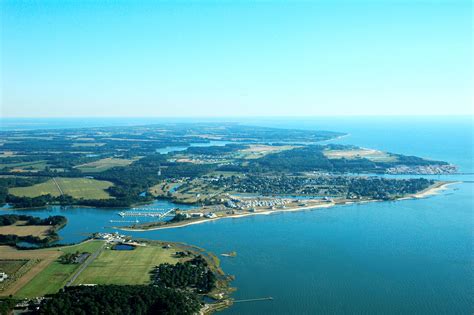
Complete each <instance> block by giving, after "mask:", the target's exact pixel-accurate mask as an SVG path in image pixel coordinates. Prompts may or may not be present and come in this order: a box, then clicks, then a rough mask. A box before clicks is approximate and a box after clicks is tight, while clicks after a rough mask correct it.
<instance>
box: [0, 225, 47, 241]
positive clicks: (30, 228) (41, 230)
mask: <svg viewBox="0 0 474 315" xmlns="http://www.w3.org/2000/svg"><path fill="white" fill-rule="evenodd" d="M23 223H24V222H16V223H15V224H12V225H5V226H0V235H8V234H13V235H18V236H28V235H33V236H38V237H40V238H44V237H46V236H47V234H48V232H49V231H50V230H51V228H52V226H51V225H22V224H23Z"/></svg>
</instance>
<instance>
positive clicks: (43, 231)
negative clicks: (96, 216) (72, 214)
mask: <svg viewBox="0 0 474 315" xmlns="http://www.w3.org/2000/svg"><path fill="white" fill-rule="evenodd" d="M19 222H21V224H16V223H19ZM66 222H67V219H66V217H64V216H50V217H47V218H45V219H40V218H38V217H32V216H27V215H16V214H5V215H0V244H1V245H12V246H15V245H17V244H18V243H20V242H28V243H34V244H40V245H45V244H48V243H50V242H52V241H54V240H57V239H58V235H57V233H56V231H57V230H59V229H61V228H62V227H63V226H64V225H66ZM13 225H14V226H13ZM31 226H35V227H36V226H40V227H41V228H40V229H37V228H29V227H31ZM44 226H46V228H44ZM5 227H8V229H7V228H5Z"/></svg>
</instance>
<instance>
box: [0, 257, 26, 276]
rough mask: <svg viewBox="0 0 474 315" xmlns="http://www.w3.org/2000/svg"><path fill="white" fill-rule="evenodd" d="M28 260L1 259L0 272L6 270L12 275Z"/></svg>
mask: <svg viewBox="0 0 474 315" xmlns="http://www.w3.org/2000/svg"><path fill="white" fill-rule="evenodd" d="M27 262H28V260H26V259H11V260H10V259H2V260H0V272H5V273H6V274H7V275H11V274H13V273H15V272H17V271H18V269H20V268H21V267H22V266H23V265H25V264H26V263H27Z"/></svg>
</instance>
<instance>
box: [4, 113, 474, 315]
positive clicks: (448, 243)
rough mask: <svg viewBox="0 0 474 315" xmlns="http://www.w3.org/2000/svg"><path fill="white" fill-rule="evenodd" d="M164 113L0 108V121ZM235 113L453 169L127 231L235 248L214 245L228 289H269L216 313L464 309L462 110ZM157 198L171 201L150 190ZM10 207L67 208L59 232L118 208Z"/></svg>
mask: <svg viewBox="0 0 474 315" xmlns="http://www.w3.org/2000/svg"><path fill="white" fill-rule="evenodd" d="M164 121H166V120H165V119H156V120H153V119H142V120H140V119H134V120H121V119H110V120H100V119H92V120H91V121H89V122H87V121H86V122H84V119H82V120H81V121H79V120H58V119H56V120H54V119H53V120H27V121H25V120H12V119H9V120H5V119H2V120H1V121H0V123H1V124H2V126H1V129H0V130H6V129H36V128H38V129H43V128H65V127H87V126H105V125H133V124H145V123H154V122H157V123H159V122H164ZM189 121H190V120H189ZM207 121H209V120H207ZM227 121H238V119H228V120H227ZM241 121H242V123H245V124H249V125H259V126H270V127H281V128H300V129H316V130H332V131H341V132H346V133H348V134H349V135H348V136H346V137H343V138H341V139H338V140H335V141H332V142H335V143H344V144H355V145H359V146H362V147H368V148H375V149H380V150H385V151H389V152H395V153H402V154H409V155H417V156H421V157H426V158H432V159H439V160H444V161H448V162H450V163H453V164H456V165H458V166H459V169H460V173H462V174H459V175H450V176H435V177H434V178H436V179H449V180H456V181H459V183H457V184H454V185H451V186H449V189H447V190H445V191H443V192H441V193H440V194H439V195H436V196H431V197H428V198H425V199H417V200H404V201H396V202H377V203H367V204H359V205H346V206H337V207H332V208H328V209H318V210H314V211H302V212H292V213H279V214H272V215H258V216H253V217H245V218H239V219H224V220H219V221H213V222H208V223H204V224H199V225H192V226H188V227H184V228H177V229H167V230H158V231H148V232H135V233H127V234H132V235H133V236H136V237H142V238H150V239H160V240H167V241H179V242H186V243H189V244H193V245H197V246H200V247H203V248H205V249H207V250H210V251H212V252H214V253H215V254H218V255H219V254H221V253H225V252H230V251H236V252H237V257H234V258H230V257H221V263H222V267H223V269H224V271H225V272H227V273H229V274H232V275H235V277H236V279H235V281H234V282H233V286H234V287H236V288H237V291H236V292H235V293H234V294H233V296H234V298H235V299H237V300H239V299H252V298H261V297H268V296H271V297H273V300H272V301H259V302H247V303H236V304H234V306H232V307H231V308H229V309H227V310H225V311H223V312H222V314H473V312H474V273H473V267H474V259H473V258H474V255H473V254H474V252H473V244H474V243H473V241H474V238H473V235H474V234H473V231H474V230H473V226H474V216H473V214H474V204H473V196H474V191H473V190H474V175H473V173H474V167H473V157H474V156H473V148H474V145H473V144H474V143H473V134H474V129H473V117H425V118H420V117H396V118H390V117H351V118H336V117H327V118H312V119H309V118H298V119H297V118H294V119H293V118H292V119H262V118H252V119H246V120H241ZM78 124H79V125H78ZM157 206H160V207H164V208H166V207H173V204H171V203H169V202H166V201H158V202H157ZM10 211H11V210H10ZM22 212H23V213H27V214H32V215H37V216H41V217H45V216H48V215H51V214H62V215H65V216H67V217H68V219H69V224H68V226H67V227H66V228H64V229H63V230H62V231H61V232H60V235H61V237H62V242H65V243H68V242H77V241H80V240H81V239H83V238H84V237H85V234H86V233H91V232H103V231H112V230H111V229H110V228H108V226H110V225H111V223H110V222H109V221H110V220H113V219H117V218H119V217H118V216H117V215H116V213H117V210H101V209H94V208H74V209H66V210H62V209H59V208H58V207H53V208H50V209H46V210H32V211H29V210H28V211H22ZM117 272H121V271H120V270H118V271H117ZM124 272H126V271H125V270H124Z"/></svg>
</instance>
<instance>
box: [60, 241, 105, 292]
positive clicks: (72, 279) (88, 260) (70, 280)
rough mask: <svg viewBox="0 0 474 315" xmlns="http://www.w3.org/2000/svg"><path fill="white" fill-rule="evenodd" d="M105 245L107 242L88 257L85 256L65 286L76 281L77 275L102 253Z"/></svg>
mask: <svg viewBox="0 0 474 315" xmlns="http://www.w3.org/2000/svg"><path fill="white" fill-rule="evenodd" d="M105 245H107V243H104V244H103V245H102V246H101V247H100V248H99V249H98V250H96V251H95V252H94V253H92V255H90V257H89V258H87V260H86V261H85V262H84V263H83V264H82V265H81V266H80V267H79V269H78V270H77V271H76V273H75V274H74V275H73V276H72V277H71V279H69V280H68V282H67V283H66V285H65V287H69V286H71V285H72V284H73V283H74V281H76V279H77V277H79V275H80V274H81V273H82V272H83V271H84V269H86V268H87V266H89V265H90V264H91V263H92V262H93V261H94V260H95V259H96V258H97V257H98V256H99V255H100V253H102V251H103V250H104V247H105Z"/></svg>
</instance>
